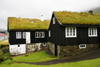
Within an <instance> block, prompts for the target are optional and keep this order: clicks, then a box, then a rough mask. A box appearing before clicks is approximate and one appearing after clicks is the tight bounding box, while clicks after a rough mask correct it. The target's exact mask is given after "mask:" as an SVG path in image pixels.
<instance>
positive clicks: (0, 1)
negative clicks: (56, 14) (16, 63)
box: [0, 0, 100, 30]
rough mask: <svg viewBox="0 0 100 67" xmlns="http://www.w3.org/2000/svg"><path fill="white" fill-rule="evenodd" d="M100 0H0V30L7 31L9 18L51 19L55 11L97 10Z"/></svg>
mask: <svg viewBox="0 0 100 67" xmlns="http://www.w3.org/2000/svg"><path fill="white" fill-rule="evenodd" d="M99 6H100V0H0V29H5V30H6V29H7V17H21V18H32V19H33V18H37V19H40V16H41V15H43V16H44V19H49V20H50V19H51V15H52V12H53V11H71V12H74V11H75V12H80V11H81V12H82V11H87V10H91V9H93V8H97V7H99Z"/></svg>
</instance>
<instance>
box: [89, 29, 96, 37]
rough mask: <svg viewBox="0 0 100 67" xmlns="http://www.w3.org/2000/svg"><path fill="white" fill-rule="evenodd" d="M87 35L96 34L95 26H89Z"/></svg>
mask: <svg viewBox="0 0 100 67" xmlns="http://www.w3.org/2000/svg"><path fill="white" fill-rule="evenodd" d="M88 36H89V37H92V36H97V28H89V29H88Z"/></svg>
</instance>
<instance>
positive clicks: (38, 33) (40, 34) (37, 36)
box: [35, 32, 45, 38]
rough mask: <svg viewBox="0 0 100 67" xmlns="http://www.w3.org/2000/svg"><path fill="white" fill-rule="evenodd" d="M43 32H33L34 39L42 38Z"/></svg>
mask: <svg viewBox="0 0 100 67" xmlns="http://www.w3.org/2000/svg"><path fill="white" fill-rule="evenodd" d="M44 37H45V32H35V38H44Z"/></svg>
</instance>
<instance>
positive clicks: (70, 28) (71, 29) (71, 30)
mask: <svg viewBox="0 0 100 67" xmlns="http://www.w3.org/2000/svg"><path fill="white" fill-rule="evenodd" d="M70 36H72V28H70Z"/></svg>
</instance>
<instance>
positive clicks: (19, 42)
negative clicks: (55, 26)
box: [9, 30, 48, 45]
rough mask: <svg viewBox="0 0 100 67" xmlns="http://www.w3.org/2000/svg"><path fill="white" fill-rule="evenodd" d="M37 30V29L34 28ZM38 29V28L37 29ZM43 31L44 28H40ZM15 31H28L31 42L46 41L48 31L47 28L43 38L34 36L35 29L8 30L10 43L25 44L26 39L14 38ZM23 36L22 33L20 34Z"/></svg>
mask: <svg viewBox="0 0 100 67" xmlns="http://www.w3.org/2000/svg"><path fill="white" fill-rule="evenodd" d="M36 31H38V30H36ZM39 31H40V30H39ZM41 31H44V30H41ZM16 32H21V33H22V32H30V37H31V43H41V42H43V43H44V42H47V36H48V32H47V30H46V31H44V32H45V37H44V38H35V31H9V43H10V45H13V44H26V39H23V37H22V38H21V39H16ZM22 36H23V34H22Z"/></svg>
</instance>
